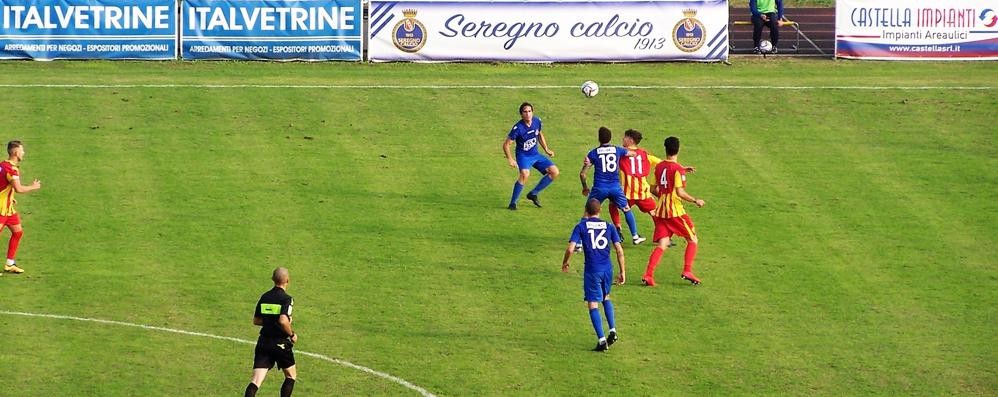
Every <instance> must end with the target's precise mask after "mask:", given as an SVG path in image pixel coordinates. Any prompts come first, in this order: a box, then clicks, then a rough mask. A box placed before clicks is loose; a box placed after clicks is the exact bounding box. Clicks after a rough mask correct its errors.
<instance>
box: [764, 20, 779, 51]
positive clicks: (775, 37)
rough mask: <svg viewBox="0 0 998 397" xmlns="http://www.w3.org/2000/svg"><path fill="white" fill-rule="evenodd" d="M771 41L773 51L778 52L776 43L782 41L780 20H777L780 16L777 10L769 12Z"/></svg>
mask: <svg viewBox="0 0 998 397" xmlns="http://www.w3.org/2000/svg"><path fill="white" fill-rule="evenodd" d="M767 15H769V22H768V23H767V24H768V25H769V41H771V42H773V52H776V45H777V44H779V42H780V21H779V20H777V18H779V16H778V15H777V14H776V13H775V12H771V13H769V14H767Z"/></svg>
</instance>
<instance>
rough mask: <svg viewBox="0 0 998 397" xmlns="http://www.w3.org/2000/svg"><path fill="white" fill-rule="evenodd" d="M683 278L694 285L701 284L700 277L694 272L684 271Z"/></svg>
mask: <svg viewBox="0 0 998 397" xmlns="http://www.w3.org/2000/svg"><path fill="white" fill-rule="evenodd" d="M679 277H681V278H682V279H683V280H686V281H689V282H690V283H691V284H693V285H700V279H698V278H697V276H694V275H693V272H683V274H682V275H681V276H679Z"/></svg>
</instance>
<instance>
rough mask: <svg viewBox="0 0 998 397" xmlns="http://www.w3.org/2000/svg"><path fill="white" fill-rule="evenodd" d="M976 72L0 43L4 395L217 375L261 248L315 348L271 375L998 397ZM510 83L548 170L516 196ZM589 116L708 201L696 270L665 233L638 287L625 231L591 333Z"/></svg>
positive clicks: (699, 212)
mask: <svg viewBox="0 0 998 397" xmlns="http://www.w3.org/2000/svg"><path fill="white" fill-rule="evenodd" d="M585 80H595V81H596V82H598V83H599V84H600V86H601V91H600V94H599V95H598V96H597V97H595V98H592V99H587V98H585V97H583V96H582V94H581V93H580V92H579V89H578V85H579V84H581V82H582V81H585ZM996 81H998V68H996V67H995V64H994V63H990V62H981V63H970V62H954V63H920V62H911V63H908V62H905V63H900V62H899V63H887V62H842V61H830V60H794V59H768V60H761V59H755V58H745V59H735V60H734V64H733V65H731V66H725V65H720V64H716V65H715V64H686V63H677V64H619V65H608V64H585V65H511V64H499V65H485V64H437V65H417V64H344V63H316V64H309V63H288V64H277V63H250V62H245V63H243V62H190V63H182V62H162V63H160V62H146V63H142V62H51V63H38V62H2V63H0V88H2V92H3V94H2V95H0V115H2V116H3V120H4V122H5V128H4V129H3V139H5V140H7V139H15V138H16V139H21V140H22V141H24V143H25V148H26V156H25V160H24V161H23V163H22V168H21V172H22V175H24V176H25V178H28V179H29V180H30V178H39V179H41V181H42V189H41V190H40V191H37V192H32V193H30V194H25V195H19V196H18V198H19V204H18V210H19V212H20V213H21V216H22V219H23V221H24V228H25V236H24V239H23V240H22V242H21V248H20V251H19V253H18V262H19V263H20V264H22V267H24V268H25V270H26V271H27V272H26V273H25V274H22V275H13V274H5V275H3V276H2V277H0V289H2V291H3V292H4V296H5V298H4V305H3V308H2V310H0V327H2V328H0V329H3V331H4V332H3V334H4V337H5V342H4V343H3V344H0V362H2V363H4V368H5V369H6V370H7V371H6V372H5V379H4V381H2V382H0V383H2V385H3V386H2V390H0V394H2V395H5V396H6V395H12V396H54V395H101V396H106V395H114V396H116V395H143V396H145V395H163V396H171V395H239V394H240V393H242V390H243V389H244V388H245V386H246V383H247V382H248V381H249V376H250V367H251V364H252V357H253V346H252V345H251V344H246V343H241V342H240V341H255V339H256V335H257V332H258V328H257V327H254V326H253V325H252V323H251V320H252V311H253V305H254V304H255V303H256V300H257V299H258V298H259V296H260V294H261V293H263V292H264V291H266V290H267V289H269V288H270V287H271V285H272V284H271V283H270V281H269V275H270V272H271V270H273V268H274V267H276V266H286V267H288V268H289V269H290V271H291V285H290V288H289V290H288V293H289V294H291V295H292V296H294V298H295V303H296V305H295V311H294V314H295V316H294V320H295V321H294V326H295V329H296V331H297V332H298V334H299V335H300V338H301V339H300V340H299V343H298V345H297V346H296V349H298V350H300V351H301V352H309V353H314V355H304V354H301V353H299V355H298V383H297V385H296V387H295V395H302V396H307V395H313V396H318V395H419V392H420V391H425V393H426V394H434V395H460V396H468V395H508V394H520V395H545V396H546V395H596V394H600V395H628V396H630V395H676V396H687V395H704V394H709V395H747V394H751V395H760V394H761V395H836V396H837V395H867V394H883V395H933V396H934V395H942V394H958V395H995V394H996V393H998V364H996V363H998V349H996V346H998V334H996V327H995V326H996V319H998V309H996V306H995V303H996V302H998V292H996V291H998V262H996V259H995V257H996V254H998V251H996V248H995V247H996V245H998V233H996V230H998V204H996V203H998V149H996V146H995V143H996V142H995V138H996V136H998V134H996V133H995V131H996V127H995V126H996V125H998V112H996V110H998V85H996V83H995V82H996ZM523 101H529V102H531V103H533V104H534V106H535V111H536V115H537V117H539V118H541V119H542V120H543V122H544V129H545V135H546V136H547V140H548V142H549V144H550V146H551V148H552V149H553V150H554V151H555V152H556V156H555V157H554V158H553V159H552V160H554V162H555V163H556V164H557V165H558V166H559V168H560V169H561V172H562V175H561V177H560V178H559V179H558V180H556V181H555V182H554V184H553V185H551V187H550V188H548V189H547V190H546V191H545V192H544V193H543V194H542V195H541V200H542V201H543V204H544V207H543V208H535V207H533V205H531V204H530V203H529V202H528V201H526V200H523V199H521V202H520V210H518V211H516V212H512V211H508V210H506V208H505V207H506V204H507V201H508V200H509V194H510V190H511V187H512V184H513V182H514V179H515V172H514V171H513V170H511V169H509V168H508V167H507V164H506V161H505V160H504V158H503V156H502V150H501V147H500V144H501V143H502V140H503V138H504V136H505V134H506V133H507V132H508V131H509V127H510V126H511V125H512V124H513V123H514V122H515V121H516V120H518V115H517V107H518V105H519V104H520V103H521V102H523ZM601 125H605V126H608V127H610V128H611V129H612V130H613V131H614V132H615V135H614V142H615V143H617V142H619V138H620V137H622V133H623V131H624V130H626V129H628V128H634V129H638V130H640V131H642V132H643V133H644V135H645V141H644V142H642V145H641V146H643V147H645V148H646V149H648V150H649V152H651V153H654V154H657V155H662V154H663V150H662V140H663V139H664V138H665V137H667V136H670V135H675V136H678V137H680V139H682V142H683V146H682V152H681V155H680V160H681V161H682V162H683V163H685V164H688V165H694V166H696V167H697V173H696V174H695V175H692V176H690V178H689V186H688V190H689V191H690V192H691V193H693V194H694V195H696V196H697V197H700V198H703V199H705V200H706V201H707V205H706V206H705V207H704V208H702V209H696V208H692V209H689V207H692V206H688V210H689V211H690V213H691V216H692V217H693V219H694V221H695V222H696V226H697V229H698V232H699V234H700V238H701V243H700V251H699V254H698V256H697V262H696V265H695V271H696V272H697V275H698V276H700V278H701V279H702V280H703V285H700V286H697V287H692V286H690V285H689V283H687V282H684V281H682V280H680V279H679V272H680V269H681V266H682V248H683V244H682V243H680V245H679V247H678V248H679V249H673V250H669V251H668V252H666V254H665V255H664V257H663V259H662V263H661V264H660V265H659V267H658V271H657V279H658V280H659V285H658V286H657V287H655V288H646V287H641V286H640V285H639V280H640V276H641V273H642V272H643V270H644V267H645V264H646V262H647V260H648V256H649V253H650V252H651V245H650V243H646V244H645V245H640V246H631V245H629V244H627V245H626V246H625V252H626V257H627V269H628V272H627V275H628V281H627V284H625V285H623V286H617V287H615V288H614V290H613V293H612V296H613V300H614V303H615V305H616V312H617V322H618V324H617V328H618V330H619V331H620V337H621V339H620V341H619V342H618V343H617V344H615V345H614V346H613V348H612V349H610V351H608V352H606V353H605V354H601V353H594V352H591V351H590V350H589V349H591V348H592V346H593V344H594V342H595V339H594V336H593V332H592V328H591V326H590V324H589V319H588V317H587V314H586V312H585V307H584V304H583V302H582V299H581V298H582V289H581V283H582V281H581V270H580V269H581V267H582V258H581V257H580V256H576V257H575V258H573V270H572V272H571V273H569V274H563V273H561V271H560V262H561V256H562V253H563V251H564V249H565V244H566V241H567V239H568V236H569V234H570V232H571V228H572V226H573V225H574V224H575V223H576V222H577V221H578V218H579V216H580V215H581V213H582V206H583V201H584V198H583V197H582V196H581V194H580V185H579V182H578V177H577V174H578V173H577V171H578V170H579V168H580V167H581V165H582V158H583V156H584V155H585V153H586V152H587V151H588V150H589V149H590V148H592V147H593V146H595V145H596V144H597V142H596V130H597V128H598V127H599V126H601ZM590 178H591V173H590ZM537 180H538V175H537V173H536V172H535V173H533V174H532V175H531V178H530V181H529V182H528V186H527V188H528V189H529V188H530V187H533V185H534V184H535V183H536V181H537ZM637 218H638V223H639V227H640V229H641V231H642V234H644V235H648V236H650V234H651V229H652V225H651V221H650V219H649V218H648V216H647V215H644V214H640V215H638V217H637ZM7 236H9V232H4V233H3V234H2V237H0V241H6V239H7ZM15 312H16V313H15ZM17 313H20V314H17ZM28 314H30V315H28ZM39 315H46V316H49V317H44V316H39ZM53 315H54V316H71V317H74V318H75V319H69V318H65V317H59V318H57V317H51V316H53ZM93 320H107V321H110V322H95V321H93ZM126 323H127V324H126ZM129 324H131V325H129ZM134 325H144V326H146V327H145V328H142V327H137V326H134ZM152 327H155V328H152ZM167 329H169V330H174V331H185V332H186V333H178V332H171V331H169V330H167ZM209 335H210V336H215V337H209ZM218 337H221V338H218ZM319 356H322V357H319ZM333 359H338V360H341V361H333ZM351 365H353V366H351ZM357 366H363V367H364V368H367V369H369V370H370V371H364V370H363V368H358V367H357ZM371 371H376V372H377V374H374V373H372V372H371ZM280 378H281V376H280V374H279V373H273V372H272V373H271V374H270V376H269V377H268V379H267V381H266V382H265V383H264V385H263V387H262V388H261V390H260V394H259V395H276V394H277V393H278V389H279V388H280ZM404 382H408V383H407V385H408V387H407V386H406V385H404V384H402V383H404Z"/></svg>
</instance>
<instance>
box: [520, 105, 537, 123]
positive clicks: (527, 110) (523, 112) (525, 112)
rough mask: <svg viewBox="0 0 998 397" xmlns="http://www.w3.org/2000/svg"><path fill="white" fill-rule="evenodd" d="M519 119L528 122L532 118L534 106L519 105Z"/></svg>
mask: <svg viewBox="0 0 998 397" xmlns="http://www.w3.org/2000/svg"><path fill="white" fill-rule="evenodd" d="M520 118H522V119H523V121H530V120H531V119H533V118H534V105H531V104H530V102H524V103H521V104H520Z"/></svg>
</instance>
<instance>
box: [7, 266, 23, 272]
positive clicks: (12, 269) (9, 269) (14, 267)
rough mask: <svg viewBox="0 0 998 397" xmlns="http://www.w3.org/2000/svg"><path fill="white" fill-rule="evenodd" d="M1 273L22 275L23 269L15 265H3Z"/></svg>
mask: <svg viewBox="0 0 998 397" xmlns="http://www.w3.org/2000/svg"><path fill="white" fill-rule="evenodd" d="M3 271H5V272H7V273H18V274H20V273H24V269H21V268H19V267H17V265H3Z"/></svg>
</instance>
